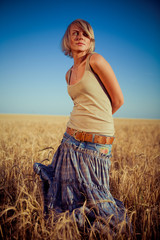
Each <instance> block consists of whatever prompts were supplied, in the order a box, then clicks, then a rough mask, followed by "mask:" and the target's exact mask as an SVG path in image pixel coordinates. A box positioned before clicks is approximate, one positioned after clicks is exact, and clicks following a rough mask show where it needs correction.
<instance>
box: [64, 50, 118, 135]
mask: <svg viewBox="0 0 160 240" xmlns="http://www.w3.org/2000/svg"><path fill="white" fill-rule="evenodd" d="M92 54H93V53H92ZM92 54H90V55H89V56H88V57H87V60H86V65H85V71H84V74H83V76H82V78H81V80H80V81H78V82H77V83H75V84H73V85H69V83H70V76H71V69H70V71H69V78H68V86H67V90H68V93H69V95H70V97H71V98H72V100H73V102H74V107H73V110H72V112H71V115H70V119H69V122H68V123H67V127H69V128H73V129H76V130H79V131H84V132H91V133H95V134H100V135H107V136H113V135H114V123H113V117H112V106H111V101H110V97H109V95H108V93H107V90H106V89H105V87H104V86H103V84H102V82H101V80H100V78H99V77H98V75H97V74H95V73H94V71H93V70H92V68H91V66H90V64H89V60H90V57H91V55H92Z"/></svg>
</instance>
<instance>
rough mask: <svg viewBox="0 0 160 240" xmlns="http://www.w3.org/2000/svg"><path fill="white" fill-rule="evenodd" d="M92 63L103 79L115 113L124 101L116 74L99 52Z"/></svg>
mask: <svg viewBox="0 0 160 240" xmlns="http://www.w3.org/2000/svg"><path fill="white" fill-rule="evenodd" d="M90 65H91V67H92V69H93V70H94V72H95V73H96V74H97V75H98V76H99V78H100V79H101V81H102V83H103V85H104V87H105V88H106V90H107V92H108V94H109V96H110V98H111V102H112V114H114V113H115V112H116V111H117V110H118V109H119V108H120V107H121V106H122V105H123V103H124V99H123V94H122V91H121V89H120V86H119V84H118V81H117V79H116V76H115V74H114V72H113V70H112V68H111V66H110V65H109V63H108V62H107V61H106V60H105V59H104V58H103V57H102V56H101V55H100V54H98V53H95V54H93V55H92V56H91V58H90Z"/></svg>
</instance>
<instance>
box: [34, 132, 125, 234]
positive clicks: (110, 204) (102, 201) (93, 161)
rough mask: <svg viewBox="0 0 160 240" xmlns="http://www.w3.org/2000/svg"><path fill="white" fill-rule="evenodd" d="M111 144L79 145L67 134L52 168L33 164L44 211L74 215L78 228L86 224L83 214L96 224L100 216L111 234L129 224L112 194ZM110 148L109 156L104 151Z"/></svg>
mask: <svg viewBox="0 0 160 240" xmlns="http://www.w3.org/2000/svg"><path fill="white" fill-rule="evenodd" d="M111 147H112V145H101V144H95V143H88V142H79V141H77V140H75V139H74V138H73V137H71V136H70V135H68V134H67V133H65V134H64V137H63V139H62V142H61V145H60V146H59V147H58V149H57V151H56V153H55V154H54V157H53V161H52V163H51V164H50V165H48V166H45V165H43V164H40V163H35V164H34V171H35V172H36V173H37V174H39V175H40V177H41V180H42V182H43V198H44V211H45V213H46V214H49V212H50V210H52V209H53V210H54V211H55V212H57V213H62V212H65V211H67V210H68V211H69V212H70V213H72V212H73V210H74V213H75V218H76V221H77V224H78V226H79V227H83V225H84V221H85V220H84V219H85V217H84V214H85V216H87V219H88V220H89V221H90V223H91V224H93V223H94V222H95V221H96V219H97V217H101V219H102V218H103V219H105V220H106V221H107V219H108V220H109V226H110V232H111V233H115V232H116V231H118V226H120V224H121V223H122V222H123V223H124V222H126V223H127V221H128V220H127V215H126V211H125V208H124V206H123V204H122V202H121V201H119V200H117V199H115V198H113V196H112V195H111V193H110V191H109V169H110V164H111V162H110V158H111ZM104 148H108V151H107V152H108V153H107V154H106V153H105V154H104V153H102V151H101V149H104Z"/></svg>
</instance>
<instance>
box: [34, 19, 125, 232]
mask: <svg viewBox="0 0 160 240" xmlns="http://www.w3.org/2000/svg"><path fill="white" fill-rule="evenodd" d="M94 49H95V40H94V33H93V29H92V27H91V26H90V24H89V23H88V22H86V21H84V20H81V19H77V20H75V21H73V22H72V23H71V24H70V25H69V26H68V28H67V30H66V32H65V34H64V37H63V39H62V50H63V52H64V53H65V55H68V56H70V57H72V58H73V60H74V64H73V66H72V67H71V68H70V69H69V71H68V72H67V73H66V81H67V88H68V93H69V95H70V97H71V98H72V100H73V102H74V107H73V111H72V112H71V115H70V119H69V122H68V124H67V128H66V132H65V133H64V136H63V139H62V142H61V145H60V146H59V147H58V149H57V151H56V153H55V155H54V157H53V161H52V163H51V164H50V165H48V166H44V165H42V164H40V163H35V164H34V170H35V172H36V173H37V174H39V175H40V177H41V179H42V180H43V190H44V210H45V212H46V213H48V212H49V210H50V209H54V211H55V212H57V213H61V212H64V211H66V210H69V211H70V213H72V212H73V210H74V214H75V217H76V220H77V223H78V225H79V226H83V224H84V221H85V217H84V213H85V216H87V218H88V219H89V221H90V223H91V224H93V223H94V222H95V220H96V219H97V218H98V217H101V218H103V219H105V220H108V222H109V227H110V230H109V231H110V232H111V233H115V232H116V231H117V230H118V225H119V223H121V222H122V221H123V220H125V221H126V215H125V208H124V206H123V204H122V203H121V202H120V201H118V200H116V199H114V198H113V197H112V195H111V193H110V191H109V169H110V157H111V148H112V143H113V140H114V123H113V117H112V114H114V113H115V112H116V111H117V110H118V109H119V108H120V107H121V105H122V104H123V94H122V92H121V89H120V86H119V84H118V81H117V79H116V77H115V74H114V72H113V70H112V68H111V67H110V65H109V63H108V62H107V61H106V60H105V59H104V58H103V57H102V56H101V55H99V54H98V53H95V52H94ZM84 203H85V204H84Z"/></svg>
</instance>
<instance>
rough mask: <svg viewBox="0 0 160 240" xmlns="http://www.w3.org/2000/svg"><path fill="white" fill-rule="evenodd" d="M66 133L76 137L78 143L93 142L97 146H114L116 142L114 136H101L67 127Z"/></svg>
mask: <svg viewBox="0 0 160 240" xmlns="http://www.w3.org/2000/svg"><path fill="white" fill-rule="evenodd" d="M66 133H67V134H69V135H70V136H72V137H74V138H75V139H76V140H78V141H82V142H91V143H97V144H108V145H110V144H112V143H113V141H114V136H106V135H101V134H96V133H93V132H85V131H80V130H77V129H73V128H70V127H67V129H66Z"/></svg>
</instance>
